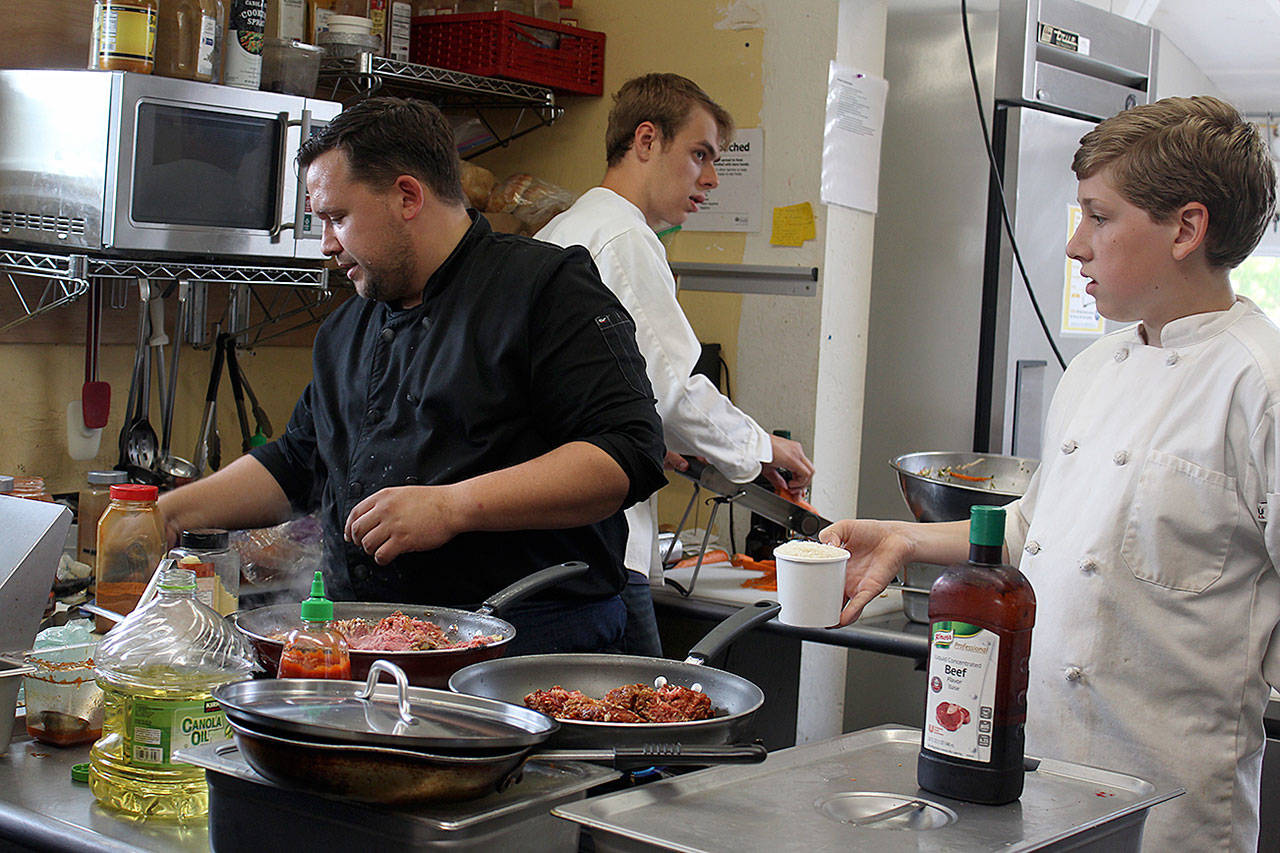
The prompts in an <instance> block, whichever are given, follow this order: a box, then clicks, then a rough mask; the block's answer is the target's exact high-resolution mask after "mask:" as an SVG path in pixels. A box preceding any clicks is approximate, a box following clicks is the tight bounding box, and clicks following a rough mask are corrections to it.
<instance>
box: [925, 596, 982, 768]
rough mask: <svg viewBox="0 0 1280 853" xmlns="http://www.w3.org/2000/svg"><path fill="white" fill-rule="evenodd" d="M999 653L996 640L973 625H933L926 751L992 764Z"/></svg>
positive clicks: (927, 700)
mask: <svg viewBox="0 0 1280 853" xmlns="http://www.w3.org/2000/svg"><path fill="white" fill-rule="evenodd" d="M999 653H1000V638H999V637H998V636H997V635H996V634H994V633H993V632H991V631H988V630H986V629H984V628H979V627H978V626H977V625H970V624H969V623H967V622H951V621H938V622H934V623H933V625H931V626H930V629H929V690H928V693H927V694H926V699H925V718H924V746H925V748H926V749H931V750H933V751H934V752H938V753H941V754H943V755H950V756H953V757H955V758H966V759H969V760H970V761H983V762H988V761H990V760H991V728H992V718H993V714H994V710H995V696H996V662H997V660H999Z"/></svg>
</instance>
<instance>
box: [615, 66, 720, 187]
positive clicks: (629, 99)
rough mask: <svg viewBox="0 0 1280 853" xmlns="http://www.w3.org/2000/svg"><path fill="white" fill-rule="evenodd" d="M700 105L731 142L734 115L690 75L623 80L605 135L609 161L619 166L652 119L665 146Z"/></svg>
mask: <svg viewBox="0 0 1280 853" xmlns="http://www.w3.org/2000/svg"><path fill="white" fill-rule="evenodd" d="M697 107H702V108H703V109H705V110H706V111H707V112H708V113H710V114H711V118H712V119H713V120H714V121H715V123H716V129H717V130H719V132H720V137H721V141H722V142H726V141H728V140H729V138H730V137H731V136H732V135H733V117H732V116H730V115H729V112H728V110H726V109H725V108H724V107H722V106H720V105H719V104H717V103H716V102H715V101H713V100H711V97H710V96H709V95H707V93H706V92H704V91H702V89H700V88H698V84H697V83H694V82H693V81H692V80H690V79H689V78H687V77H681V76H680V75H679V74H645V75H643V76H641V77H633V78H632V79H630V80H628V81H627V82H625V83H623V84H622V88H621V89H619V90H618V91H617V93H616V94H614V96H613V108H612V109H611V110H609V125H608V128H607V129H606V130H605V135H604V147H605V157H606V158H607V162H608V164H609V165H610V166H616V165H618V164H619V163H621V162H622V158H623V157H625V156H626V155H627V151H629V150H630V149H631V142H632V139H633V138H634V136H635V132H636V128H637V127H639V126H640V125H641V123H643V122H646V121H649V122H653V124H654V126H655V127H657V128H658V131H659V132H660V133H661V134H662V140H663V144H664V145H666V144H669V143H670V142H671V140H672V139H674V138H675V135H676V133H678V132H679V131H680V128H682V127H684V123H685V122H686V121H688V119H689V114H690V113H692V112H693V110H694V109H695V108H697Z"/></svg>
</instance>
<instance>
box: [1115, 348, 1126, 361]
mask: <svg viewBox="0 0 1280 853" xmlns="http://www.w3.org/2000/svg"><path fill="white" fill-rule="evenodd" d="M1128 357H1129V351H1128V350H1127V349H1118V350H1116V354H1115V356H1114V358H1115V360H1116V361H1124V360H1125V359H1126V358H1128Z"/></svg>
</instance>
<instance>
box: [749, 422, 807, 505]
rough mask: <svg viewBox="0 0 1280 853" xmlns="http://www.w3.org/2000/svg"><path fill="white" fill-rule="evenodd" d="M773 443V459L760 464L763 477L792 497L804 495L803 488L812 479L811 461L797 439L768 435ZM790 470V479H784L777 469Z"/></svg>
mask: <svg viewBox="0 0 1280 853" xmlns="http://www.w3.org/2000/svg"><path fill="white" fill-rule="evenodd" d="M769 440H770V442H772V444H773V461H772V462H766V463H764V464H763V465H762V466H761V470H762V471H763V472H764V476H765V478H766V479H767V480H768V481H769V482H770V483H772V484H773V487H774V488H775V489H781V490H783V491H787V492H790V493H791V495H792V497H795V498H802V497H804V490H805V489H806V488H808V486H809V481H811V480H812V479H813V463H812V462H810V461H809V457H808V456H805V455H804V447H803V446H802V445H801V444H800V442H798V441H792V440H791V439H789V438H783V437H782V436H780V435H771V436H769ZM779 468H783V469H785V470H787V471H790V472H791V481H790V482H788V481H787V480H785V479H784V478H783V477H782V475H781V474H779V473H778V469H779Z"/></svg>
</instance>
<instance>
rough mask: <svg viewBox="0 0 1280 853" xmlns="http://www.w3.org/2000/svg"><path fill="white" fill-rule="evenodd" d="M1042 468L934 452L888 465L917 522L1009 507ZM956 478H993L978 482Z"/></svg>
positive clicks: (1032, 462) (1014, 459)
mask: <svg viewBox="0 0 1280 853" xmlns="http://www.w3.org/2000/svg"><path fill="white" fill-rule="evenodd" d="M1039 464H1040V463H1039V461H1038V460H1036V459H1024V458H1022V457H1018V456H1000V455H999V454H994V453H951V452H932V451H928V452H921V453H907V454H905V455H903V456H899V457H898V458H897V459H894V460H892V461H891V462H890V463H889V465H890V466H891V467H892V468H893V470H895V471H896V472H898V485H899V486H901V487H902V497H903V498H904V499H905V500H906V502H907V507H908V508H910V510H911V513H912V514H913V515H914V516H915V517H916V520H917V521H963V520H966V519H968V518H969V507H971V506H973V505H974V504H986V505H988V506H1004V505H1005V504H1007V503H1009V502H1010V501H1012V500H1013V499H1014V498H1017V497H1021V496H1022V494H1023V493H1024V492H1026V490H1027V485H1028V484H1029V483H1030V482H1031V475H1032V474H1034V473H1035V470H1036V466H1038V465H1039ZM947 472H953V473H950V474H949V473H947ZM955 474H960V475H964V476H969V477H987V478H989V479H985V480H982V481H981V482H977V481H971V480H966V479H964V476H955Z"/></svg>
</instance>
